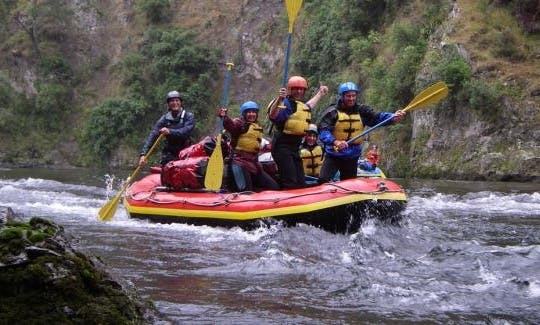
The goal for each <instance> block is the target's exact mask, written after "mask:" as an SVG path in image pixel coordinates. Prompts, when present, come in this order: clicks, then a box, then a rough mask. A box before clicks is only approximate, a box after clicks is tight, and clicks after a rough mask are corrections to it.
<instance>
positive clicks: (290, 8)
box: [281, 0, 302, 88]
mask: <svg viewBox="0 0 540 325" xmlns="http://www.w3.org/2000/svg"><path fill="white" fill-rule="evenodd" d="M301 6H302V0H285V7H287V17H288V18H289V32H288V33H287V49H286V51H285V65H284V67H283V79H282V80H281V87H282V88H285V85H286V84H287V77H288V76H287V75H288V74H289V54H290V52H291V38H292V32H293V25H294V21H295V20H296V16H298V11H300V7H301Z"/></svg>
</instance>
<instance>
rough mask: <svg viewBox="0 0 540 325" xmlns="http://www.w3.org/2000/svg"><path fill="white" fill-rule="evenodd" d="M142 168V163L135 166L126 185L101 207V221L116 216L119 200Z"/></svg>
mask: <svg viewBox="0 0 540 325" xmlns="http://www.w3.org/2000/svg"><path fill="white" fill-rule="evenodd" d="M163 137H164V135H163V134H160V135H159V137H158V138H157V139H156V141H155V142H154V144H153V145H152V147H151V148H150V150H148V152H147V153H146V156H147V157H149V156H150V155H151V154H152V152H153V151H154V149H155V148H156V147H157V145H158V143H159V142H161V140H162V139H163ZM140 169H141V165H138V166H137V168H135V171H133V173H132V174H131V175H130V176H129V177H128V178H127V179H126V182H125V183H124V186H122V189H121V190H120V192H118V194H116V196H115V197H113V198H112V200H110V201H109V202H107V204H105V205H104V206H103V207H102V208H101V209H99V212H98V218H99V220H100V221H109V220H111V219H112V218H113V217H114V213H115V212H116V208H117V207H118V202H119V201H120V198H121V197H122V194H123V193H124V191H125V190H126V189H127V188H128V186H129V184H130V183H131V181H132V180H133V179H134V178H135V177H136V176H137V174H138V173H139V170H140Z"/></svg>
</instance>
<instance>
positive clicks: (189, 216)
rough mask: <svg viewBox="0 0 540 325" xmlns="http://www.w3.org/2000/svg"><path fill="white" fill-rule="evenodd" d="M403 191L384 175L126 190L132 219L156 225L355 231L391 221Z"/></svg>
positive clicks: (155, 180)
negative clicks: (293, 184) (253, 187)
mask: <svg viewBox="0 0 540 325" xmlns="http://www.w3.org/2000/svg"><path fill="white" fill-rule="evenodd" d="M406 202H407V197H406V195H405V192H404V191H403V189H402V188H401V187H400V186H399V185H398V184H396V183H394V182H392V181H390V180H388V179H385V178H384V177H358V178H356V179H350V180H344V181H338V182H333V183H326V184H321V185H316V186H311V187H307V188H302V189H294V190H281V191H262V192H258V193H253V192H249V193H229V192H210V191H205V190H190V191H174V192H173V191H168V190H167V189H166V188H164V187H163V186H161V181H160V175H159V174H150V175H148V176H145V177H144V178H143V179H141V180H140V181H138V182H135V183H133V185H132V186H131V187H130V188H129V189H128V190H127V191H126V196H125V198H124V205H125V207H126V209H127V211H128V213H129V214H130V216H131V217H132V218H143V219H150V220H153V221H158V222H167V223H169V222H183V223H188V224H195V225H209V226H224V227H236V226H238V227H241V228H244V229H253V228H255V227H259V226H260V225H264V224H272V223H276V222H279V221H281V222H284V223H285V224H286V225H290V226H292V225H296V224H298V223H305V224H309V225H313V226H316V227H320V228H323V229H325V230H328V231H331V232H339V233H347V232H349V233H351V232H356V231H357V230H358V228H359V227H360V225H361V223H362V221H363V220H364V219H366V218H373V217H375V218H380V219H383V220H390V221H395V220H397V219H399V213H400V211H401V210H403V208H404V207H405V205H406Z"/></svg>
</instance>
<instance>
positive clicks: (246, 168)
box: [217, 101, 279, 192]
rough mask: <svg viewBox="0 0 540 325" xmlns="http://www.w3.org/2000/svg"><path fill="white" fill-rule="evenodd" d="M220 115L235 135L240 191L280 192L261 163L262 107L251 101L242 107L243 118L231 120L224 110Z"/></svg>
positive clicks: (233, 145) (235, 167)
mask: <svg viewBox="0 0 540 325" xmlns="http://www.w3.org/2000/svg"><path fill="white" fill-rule="evenodd" d="M217 115H218V116H220V117H222V118H223V127H224V128H225V130H227V131H228V132H229V134H230V135H231V149H232V150H231V158H232V159H231V168H232V172H233V173H232V174H233V178H234V185H235V188H236V190H238V191H240V192H242V191H256V190H257V191H258V190H277V189H279V185H278V184H277V183H276V181H275V180H274V179H273V178H272V177H270V175H268V174H267V173H266V172H265V171H264V170H263V167H262V165H261V163H260V162H259V160H258V157H259V149H260V146H261V141H262V138H263V128H262V127H261V126H260V125H259V124H258V122H257V119H258V116H259V105H258V104H257V103H256V102H254V101H247V102H245V103H243V104H242V105H241V106H240V115H241V116H240V117H237V118H234V119H231V118H230V117H229V116H228V115H227V109H226V108H224V107H221V108H219V109H218V111H217Z"/></svg>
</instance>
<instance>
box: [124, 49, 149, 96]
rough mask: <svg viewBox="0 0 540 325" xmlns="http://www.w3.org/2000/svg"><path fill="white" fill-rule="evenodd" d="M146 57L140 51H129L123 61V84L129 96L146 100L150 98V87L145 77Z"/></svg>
mask: <svg viewBox="0 0 540 325" xmlns="http://www.w3.org/2000/svg"><path fill="white" fill-rule="evenodd" d="M146 65H147V62H146V59H145V57H144V56H142V55H141V54H139V53H128V54H127V55H126V56H125V57H124V59H123V60H122V62H121V71H122V85H123V86H125V87H126V93H127V95H128V97H132V98H137V99H140V100H144V99H145V98H148V96H149V95H150V94H149V90H150V89H149V88H150V87H148V83H147V80H146V79H145V72H144V68H145V66H146Z"/></svg>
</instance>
